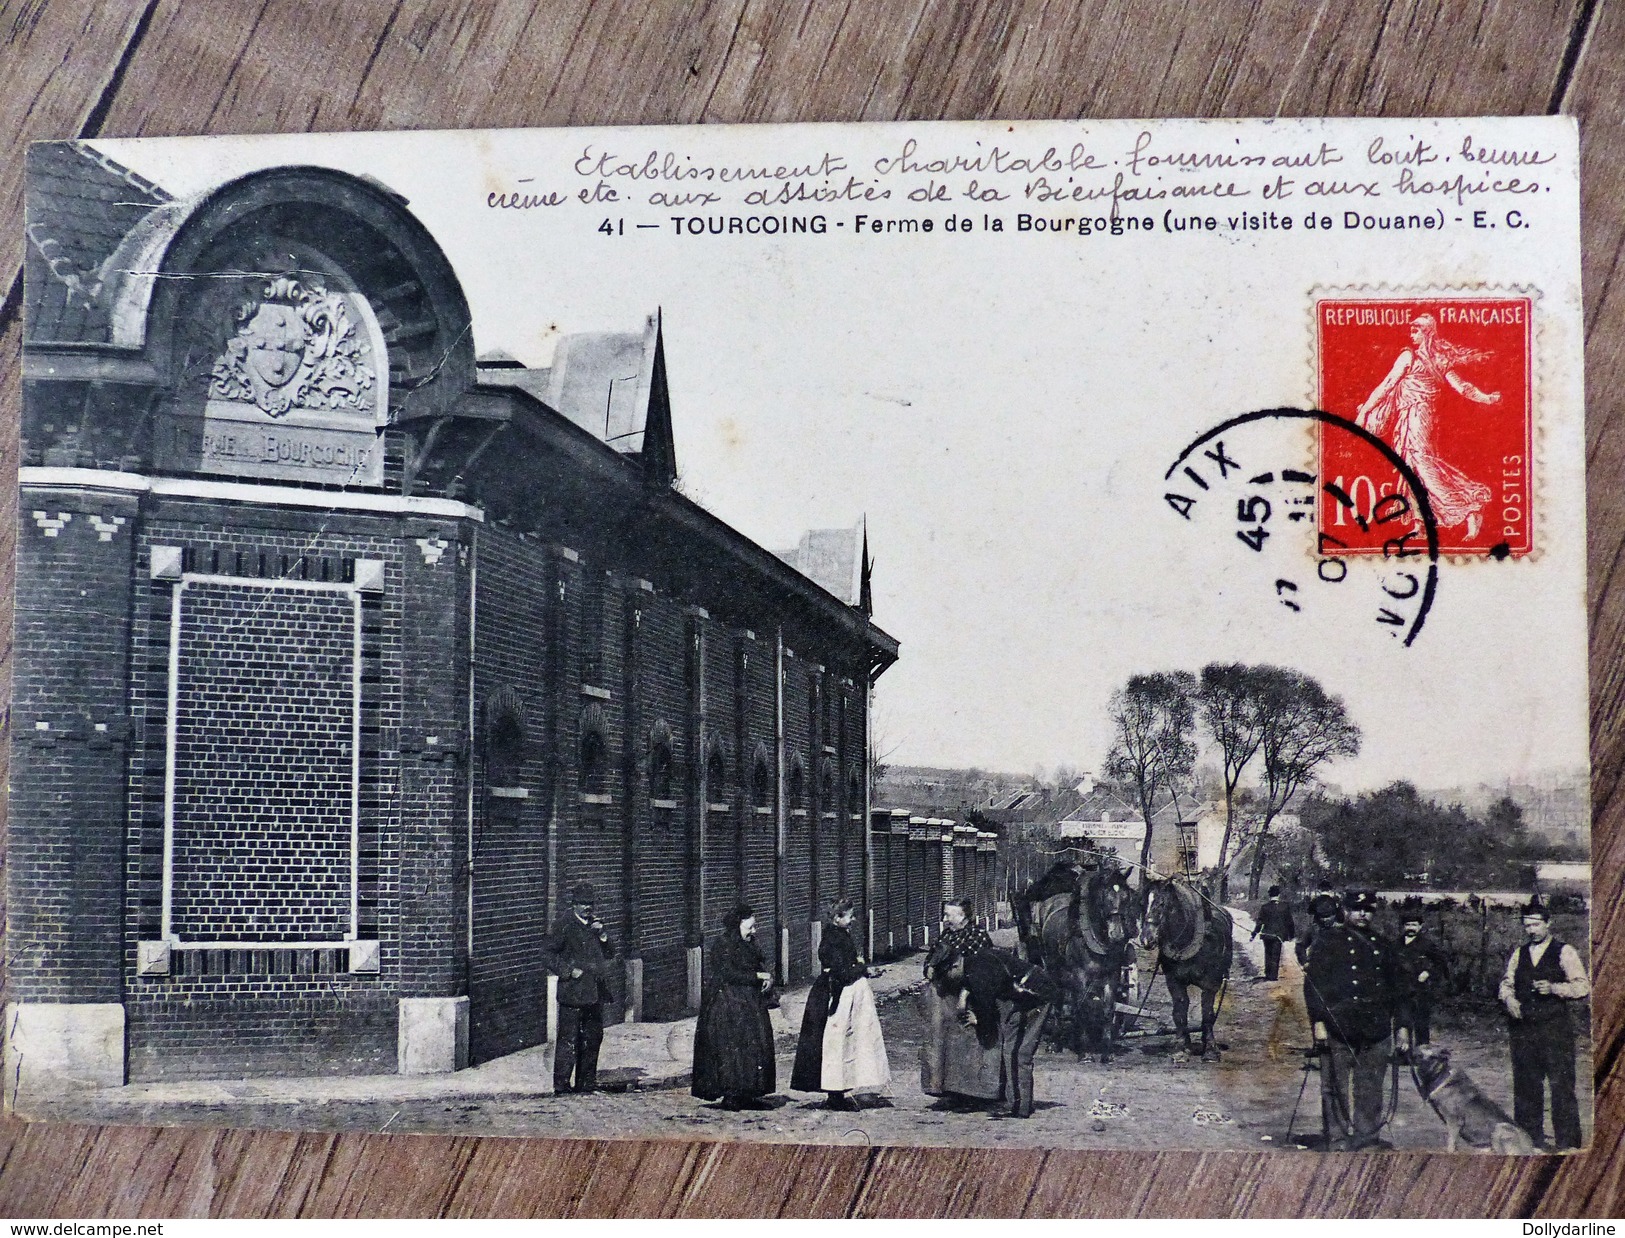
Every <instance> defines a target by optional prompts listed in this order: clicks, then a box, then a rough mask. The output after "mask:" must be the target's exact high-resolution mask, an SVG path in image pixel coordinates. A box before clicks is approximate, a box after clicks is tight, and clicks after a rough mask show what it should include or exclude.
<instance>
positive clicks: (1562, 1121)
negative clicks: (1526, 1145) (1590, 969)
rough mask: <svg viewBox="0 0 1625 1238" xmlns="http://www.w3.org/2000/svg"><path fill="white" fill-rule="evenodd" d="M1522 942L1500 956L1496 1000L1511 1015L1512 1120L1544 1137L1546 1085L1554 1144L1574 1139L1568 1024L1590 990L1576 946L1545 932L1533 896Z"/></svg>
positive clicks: (1547, 926) (1576, 1117) (1544, 914)
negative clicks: (1502, 964) (1504, 960)
mask: <svg viewBox="0 0 1625 1238" xmlns="http://www.w3.org/2000/svg"><path fill="white" fill-rule="evenodd" d="M1523 932H1524V937H1525V939H1526V940H1525V941H1524V944H1523V945H1521V946H1519V947H1518V948H1517V949H1516V950H1514V951H1513V952H1512V957H1511V958H1510V959H1508V960H1507V969H1506V974H1505V975H1504V976H1503V977H1502V978H1501V993H1500V996H1501V1004H1502V1005H1503V1006H1505V1007H1506V1011H1507V1015H1508V1016H1509V1017H1510V1018H1511V1023H1510V1025H1509V1029H1508V1030H1509V1031H1510V1033H1511V1036H1512V1120H1513V1121H1514V1122H1516V1123H1517V1124H1518V1125H1519V1126H1521V1127H1523V1129H1524V1130H1525V1131H1527V1132H1528V1133H1529V1138H1531V1139H1532V1140H1534V1141H1535V1143H1536V1144H1537V1145H1538V1144H1540V1143H1541V1142H1542V1140H1543V1138H1544V1126H1545V1121H1544V1119H1545V1116H1546V1097H1545V1088H1546V1085H1547V1084H1548V1083H1549V1084H1550V1085H1551V1090H1552V1133H1553V1134H1554V1135H1555V1136H1556V1139H1555V1141H1554V1144H1555V1146H1556V1147H1557V1149H1558V1150H1559V1151H1562V1150H1564V1149H1567V1148H1578V1147H1579V1146H1580V1144H1581V1142H1582V1141H1581V1134H1580V1106H1579V1104H1578V1102H1577V1101H1576V1100H1575V1095H1574V1024H1573V1021H1572V1020H1571V1019H1570V1017H1569V1007H1570V1006H1572V1005H1573V1004H1574V1003H1575V1002H1578V1001H1581V1000H1582V999H1584V998H1585V997H1587V996H1588V995H1589V994H1590V992H1591V982H1590V981H1589V980H1588V979H1587V978H1586V971H1585V964H1584V963H1582V962H1581V961H1580V953H1579V951H1577V950H1576V949H1575V948H1574V947H1573V946H1570V945H1567V944H1565V943H1563V942H1561V941H1558V940H1557V938H1555V937H1553V936H1552V920H1551V913H1550V912H1549V911H1548V910H1547V909H1546V905H1545V904H1544V903H1542V902H1541V901H1540V899H1539V898H1535V899H1532V900H1531V901H1530V902H1529V903H1528V904H1527V905H1526V906H1525V907H1524V909H1523Z"/></svg>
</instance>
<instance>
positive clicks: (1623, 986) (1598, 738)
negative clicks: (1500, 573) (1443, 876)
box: [1539, 5, 1625, 1217]
mask: <svg viewBox="0 0 1625 1238" xmlns="http://www.w3.org/2000/svg"><path fill="white" fill-rule="evenodd" d="M1622 98H1625V12H1621V10H1620V7H1619V6H1618V5H1602V6H1599V8H1598V11H1597V16H1596V20H1595V21H1594V23H1593V25H1592V28H1591V30H1590V32H1589V36H1588V38H1587V39H1586V41H1585V43H1584V46H1583V48H1582V49H1581V53H1580V55H1579V57H1578V59H1577V60H1576V62H1575V67H1574V72H1573V76H1572V78H1571V79H1570V82H1569V89H1568V91H1567V97H1566V98H1565V99H1564V100H1563V104H1564V108H1563V110H1564V111H1565V112H1568V113H1570V114H1572V115H1574V116H1576V117H1578V118H1579V121H1580V159H1581V169H1582V179H1581V182H1580V212H1581V222H1582V227H1583V230H1584V246H1583V253H1582V280H1583V284H1584V290H1585V323H1586V442H1587V461H1586V464H1587V470H1588V472H1587V477H1588V483H1587V504H1586V508H1587V510H1586V521H1587V550H1588V557H1589V561H1590V562H1589V569H1590V589H1589V599H1590V606H1591V760H1592V772H1591V785H1592V818H1593V822H1594V825H1593V830H1592V842H1591V846H1592V864H1593V869H1594V871H1593V886H1592V908H1593V909H1592V921H1591V935H1592V940H1593V943H1594V946H1593V949H1592V953H1591V957H1592V972H1593V977H1592V983H1593V986H1594V987H1595V988H1596V989H1597V991H1598V992H1599V993H1602V994H1606V995H1607V1000H1598V999H1595V998H1594V999H1593V1003H1592V1005H1593V1029H1592V1035H1593V1041H1594V1049H1593V1052H1594V1055H1595V1056H1594V1060H1595V1063H1596V1067H1595V1073H1596V1078H1597V1092H1598V1094H1597V1130H1598V1132H1599V1136H1598V1140H1597V1146H1598V1147H1599V1148H1609V1147H1611V1150H1612V1152H1613V1155H1599V1154H1597V1153H1593V1154H1592V1155H1591V1156H1589V1157H1587V1158H1585V1160H1584V1161H1565V1162H1564V1164H1563V1165H1562V1166H1561V1167H1560V1168H1559V1169H1558V1170H1557V1171H1556V1172H1555V1173H1554V1174H1553V1175H1552V1177H1551V1180H1550V1182H1549V1183H1548V1184H1547V1186H1546V1190H1545V1193H1544V1195H1543V1197H1542V1199H1541V1201H1540V1208H1539V1211H1540V1212H1541V1213H1543V1214H1544V1215H1548V1216H1554V1217H1555V1216H1586V1215H1591V1216H1601V1215H1610V1216H1614V1215H1618V1214H1619V1211H1620V1208H1621V1203H1622V1201H1625V1189H1622V1182H1621V1178H1622V1175H1625V1158H1621V1157H1620V1156H1619V1155H1618V1141H1619V1132H1620V1131H1621V1130H1622V1129H1625V1065H1622V1060H1621V1059H1622V1055H1625V1002H1622V1001H1621V1000H1620V998H1621V994H1622V993H1625V958H1621V953H1622V951H1621V949H1620V944H1621V941H1622V940H1625V907H1622V903H1625V899H1622V897H1621V894H1622V891H1621V876H1622V874H1625V778H1622V773H1625V726H1622V725H1621V723H1622V720H1625V572H1622V571H1621V567H1622V563H1625V498H1622V496H1621V493H1620V489H1621V488H1620V485H1619V479H1620V478H1621V477H1625V387H1622V385H1621V384H1622V383H1625V271H1622V270H1621V265H1622V254H1625V220H1622V219H1621V217H1620V212H1619V203H1620V201H1621V195H1622V194H1625V124H1622V121H1625V116H1622V110H1621V106H1620V100H1621V99H1622ZM1604 1131H1607V1132H1610V1133H1611V1136H1612V1138H1611V1142H1605V1141H1604V1136H1603V1134H1602V1132H1604Z"/></svg>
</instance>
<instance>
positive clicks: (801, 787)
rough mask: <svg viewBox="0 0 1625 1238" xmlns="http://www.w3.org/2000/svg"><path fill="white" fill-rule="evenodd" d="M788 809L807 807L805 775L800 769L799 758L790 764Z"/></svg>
mask: <svg viewBox="0 0 1625 1238" xmlns="http://www.w3.org/2000/svg"><path fill="white" fill-rule="evenodd" d="M790 807H791V808H792V809H796V808H805V807H807V775H806V772H805V771H804V770H803V769H802V768H801V758H800V757H796V758H794V759H793V760H792V761H791V762H790Z"/></svg>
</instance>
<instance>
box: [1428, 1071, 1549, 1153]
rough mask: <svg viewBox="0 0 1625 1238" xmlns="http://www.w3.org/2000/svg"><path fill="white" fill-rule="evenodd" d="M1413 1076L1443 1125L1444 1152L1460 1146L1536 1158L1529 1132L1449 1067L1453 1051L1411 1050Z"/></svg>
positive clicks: (1464, 1073)
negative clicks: (1461, 1144)
mask: <svg viewBox="0 0 1625 1238" xmlns="http://www.w3.org/2000/svg"><path fill="white" fill-rule="evenodd" d="M1411 1077H1412V1078H1413V1079H1415V1080H1416V1090H1417V1091H1418V1092H1420V1093H1421V1094H1422V1099H1423V1100H1425V1101H1427V1103H1428V1104H1430V1105H1432V1106H1433V1112H1434V1113H1436V1114H1438V1115H1439V1117H1440V1119H1441V1120H1442V1121H1443V1122H1444V1130H1445V1143H1444V1146H1445V1151H1447V1152H1454V1151H1455V1150H1456V1146H1457V1144H1460V1143H1465V1144H1466V1145H1467V1146H1468V1147H1469V1148H1474V1149H1477V1150H1479V1151H1482V1152H1489V1153H1492V1154H1494V1155H1496V1156H1533V1155H1534V1154H1535V1151H1536V1148H1535V1145H1534V1142H1533V1141H1532V1140H1531V1139H1530V1138H1529V1133H1528V1132H1527V1131H1525V1130H1524V1129H1523V1127H1521V1126H1519V1125H1518V1124H1517V1123H1515V1122H1514V1121H1513V1120H1512V1119H1511V1118H1509V1117H1508V1116H1507V1113H1506V1110H1504V1109H1502V1108H1501V1106H1499V1105H1497V1104H1496V1103H1495V1102H1494V1101H1493V1100H1491V1099H1490V1098H1489V1097H1488V1096H1486V1095H1484V1092H1483V1090H1482V1089H1481V1088H1480V1087H1479V1086H1478V1084H1476V1083H1474V1082H1473V1080H1472V1077H1471V1076H1470V1075H1468V1074H1467V1072H1466V1071H1464V1070H1458V1069H1457V1068H1455V1067H1453V1066H1451V1065H1450V1050H1449V1049H1444V1048H1441V1047H1439V1046H1438V1045H1417V1046H1416V1047H1415V1048H1413V1049H1412V1050H1411Z"/></svg>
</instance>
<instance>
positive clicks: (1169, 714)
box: [1106, 671, 1196, 870]
mask: <svg viewBox="0 0 1625 1238" xmlns="http://www.w3.org/2000/svg"><path fill="white" fill-rule="evenodd" d="M1195 696H1196V676H1195V675H1192V674H1191V673H1190V672H1189V671H1159V672H1157V673H1155V674H1150V675H1131V676H1130V677H1129V681H1128V683H1127V684H1126V685H1125V686H1124V687H1121V688H1119V689H1117V691H1115V692H1113V693H1112V697H1111V706H1110V708H1111V717H1112V726H1113V729H1114V731H1115V735H1114V737H1113V740H1112V748H1111V751H1110V752H1109V753H1108V754H1107V756H1106V774H1107V776H1108V777H1109V778H1112V779H1114V780H1116V781H1118V782H1124V783H1127V784H1129V785H1131V786H1132V787H1133V788H1134V793H1135V795H1136V796H1137V797H1138V798H1139V801H1140V817H1141V819H1142V820H1143V821H1144V822H1145V837H1144V838H1142V839H1141V840H1140V867H1141V869H1142V870H1144V869H1145V868H1147V867H1149V865H1150V863H1151V829H1152V821H1151V817H1152V813H1153V812H1154V811H1155V808H1156V801H1157V795H1158V794H1159V792H1164V791H1166V792H1168V793H1170V794H1173V793H1174V792H1175V790H1176V788H1177V787H1178V785H1179V784H1180V783H1181V782H1182V781H1183V780H1184V779H1186V778H1189V777H1190V773H1191V769H1192V768H1193V767H1194V765H1195V764H1196V741H1195V731H1196V702H1195Z"/></svg>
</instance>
